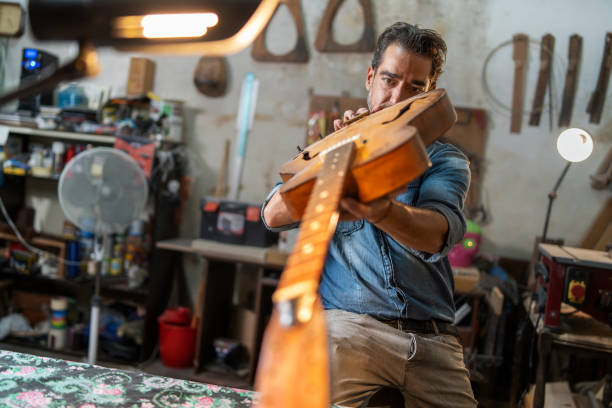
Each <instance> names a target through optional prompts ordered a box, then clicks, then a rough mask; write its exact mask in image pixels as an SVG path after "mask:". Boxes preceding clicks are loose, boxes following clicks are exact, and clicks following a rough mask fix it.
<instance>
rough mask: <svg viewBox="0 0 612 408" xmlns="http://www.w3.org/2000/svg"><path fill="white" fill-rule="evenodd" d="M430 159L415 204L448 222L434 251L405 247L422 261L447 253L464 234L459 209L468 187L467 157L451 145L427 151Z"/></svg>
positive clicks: (440, 256) (463, 223)
mask: <svg viewBox="0 0 612 408" xmlns="http://www.w3.org/2000/svg"><path fill="white" fill-rule="evenodd" d="M430 160H431V162H432V166H431V167H430V168H429V170H427V171H426V172H425V173H424V174H423V176H422V178H421V183H420V186H419V191H418V197H417V200H416V202H415V203H414V206H415V207H418V208H424V209H429V210H433V211H437V212H439V213H440V214H442V215H443V216H444V217H445V218H446V220H447V221H448V232H447V234H446V238H445V240H444V244H443V246H442V248H441V249H440V251H438V252H437V253H435V254H429V253H426V252H422V251H417V250H415V249H413V248H407V249H408V250H409V251H410V252H411V253H412V254H414V255H416V256H418V257H419V258H420V259H422V260H423V261H425V262H437V261H439V260H440V258H442V257H445V256H446V255H448V253H449V251H450V250H451V249H452V248H453V246H454V245H455V244H456V243H457V242H459V241H460V240H461V239H462V238H463V235H464V234H465V231H466V224H465V218H464V216H463V212H462V210H463V203H464V201H465V198H466V195H467V191H468V188H469V186H470V167H469V161H468V159H467V157H465V155H464V154H463V153H462V152H461V151H460V150H459V149H457V148H456V147H454V146H453V145H450V144H445V145H442V146H441V147H439V148H438V149H435V150H434V151H433V152H432V151H430Z"/></svg>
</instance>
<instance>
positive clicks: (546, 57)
mask: <svg viewBox="0 0 612 408" xmlns="http://www.w3.org/2000/svg"><path fill="white" fill-rule="evenodd" d="M540 47H541V48H540V71H539V73H538V82H537V85H536V91H535V96H534V98H533V107H532V108H531V116H530V117H529V125H530V126H539V125H540V116H541V114H542V110H543V107H544V95H546V90H547V89H548V90H552V86H551V84H550V73H551V71H552V65H553V60H554V59H553V56H554V55H555V37H554V36H553V35H552V34H545V35H544V36H543V37H542V42H541V45H540ZM551 96H552V92H550V93H549V97H551ZM548 102H549V106H552V100H550V99H549V101H548Z"/></svg>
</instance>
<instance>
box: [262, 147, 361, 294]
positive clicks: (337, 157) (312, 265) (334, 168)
mask: <svg viewBox="0 0 612 408" xmlns="http://www.w3.org/2000/svg"><path fill="white" fill-rule="evenodd" d="M354 151H355V144H354V143H346V144H343V145H341V146H339V147H337V148H335V149H334V150H332V151H330V152H328V153H327V154H326V155H325V157H324V158H323V166H322V168H321V170H320V172H319V174H318V176H317V179H316V181H315V186H314V188H313V190H312V193H311V195H310V199H309V200H308V204H307V205H306V211H305V212H304V216H303V217H302V222H301V225H300V232H299V234H298V238H297V241H296V244H295V247H294V249H293V253H292V254H291V255H290V256H289V259H288V260H287V264H286V266H285V270H284V271H283V273H282V275H281V279H280V282H279V284H278V289H277V292H276V293H275V297H274V299H275V301H279V300H286V298H291V297H293V295H294V294H295V291H294V290H292V288H293V287H303V286H304V285H305V286H307V287H312V288H314V289H315V291H316V289H317V288H318V284H319V280H320V278H321V272H322V270H323V264H324V263H325V257H326V256H327V247H328V244H329V240H330V239H331V237H332V235H333V234H334V231H335V230H336V225H337V224H338V217H339V211H338V204H339V202H340V199H341V198H342V195H343V192H344V185H345V183H344V182H345V180H346V175H347V173H348V171H349V170H350V166H351V163H352V160H353V156H354ZM296 285H298V286H296ZM284 294H286V295H284Z"/></svg>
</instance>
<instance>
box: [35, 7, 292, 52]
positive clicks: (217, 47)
mask: <svg viewBox="0 0 612 408" xmlns="http://www.w3.org/2000/svg"><path fill="white" fill-rule="evenodd" d="M279 1H280V0H172V1H168V0H130V1H122V0H95V1H92V0H88V1H84V0H62V1H58V0H29V3H28V10H29V18H30V23H31V27H32V34H33V35H34V37H35V38H36V39H37V40H49V41H64V40H78V41H80V42H84V41H86V42H89V43H91V44H92V45H93V46H94V47H96V48H97V47H104V46H111V47H114V48H115V49H116V50H119V51H125V52H130V53H133V52H138V53H156V54H168V55H187V54H189V55H206V56H221V55H228V54H233V53H236V52H239V51H241V50H243V49H244V48H246V47H247V46H248V45H249V44H251V43H252V42H253V40H254V39H255V37H257V35H259V33H261V32H262V31H263V29H264V28H265V26H266V24H267V23H268V21H269V20H270V18H271V17H272V15H273V14H274V11H275V10H276V6H277V5H278V3H279Z"/></svg>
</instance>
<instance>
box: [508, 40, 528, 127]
mask: <svg viewBox="0 0 612 408" xmlns="http://www.w3.org/2000/svg"><path fill="white" fill-rule="evenodd" d="M512 42H513V46H514V48H513V53H512V59H513V60H514V87H513V88H512V116H511V118H510V133H521V121H522V119H523V102H524V100H525V76H526V75H527V47H528V44H529V37H527V35H526V34H515V35H514V37H513V38H512Z"/></svg>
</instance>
